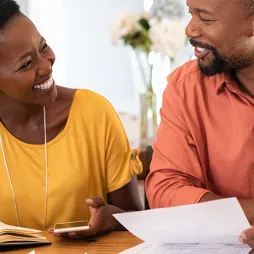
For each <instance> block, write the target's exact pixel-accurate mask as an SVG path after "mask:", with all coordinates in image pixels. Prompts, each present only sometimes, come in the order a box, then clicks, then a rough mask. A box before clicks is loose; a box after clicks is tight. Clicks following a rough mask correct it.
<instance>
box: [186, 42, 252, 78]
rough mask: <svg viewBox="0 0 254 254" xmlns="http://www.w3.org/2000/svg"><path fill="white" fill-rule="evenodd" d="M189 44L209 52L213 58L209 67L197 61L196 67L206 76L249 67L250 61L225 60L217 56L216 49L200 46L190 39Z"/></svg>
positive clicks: (204, 45) (205, 45)
mask: <svg viewBox="0 0 254 254" xmlns="http://www.w3.org/2000/svg"><path fill="white" fill-rule="evenodd" d="M190 43H191V45H192V46H193V47H200V48H205V49H208V50H210V51H211V53H212V54H213V56H214V59H213V62H212V63H211V64H210V65H207V66H205V65H203V64H202V60H201V59H199V60H198V67H199V69H200V71H201V72H202V73H203V74H204V75H206V76H213V75H216V74H219V73H222V72H229V71H232V70H237V69H243V68H246V67H249V66H250V64H251V63H250V61H251V60H250V59H244V60H240V59H227V58H225V57H223V56H222V55H220V54H219V52H218V51H217V49H216V48H214V47H212V46H210V45H208V44H201V43H198V42H196V41H194V40H192V39H190Z"/></svg>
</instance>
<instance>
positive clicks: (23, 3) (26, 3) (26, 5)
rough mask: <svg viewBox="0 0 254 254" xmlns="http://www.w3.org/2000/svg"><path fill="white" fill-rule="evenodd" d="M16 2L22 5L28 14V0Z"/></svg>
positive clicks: (24, 11)
mask: <svg viewBox="0 0 254 254" xmlns="http://www.w3.org/2000/svg"><path fill="white" fill-rule="evenodd" d="M16 2H17V3H18V4H19V5H20V8H21V11H22V12H23V13H25V14H26V15H27V14H28V2H27V0H16Z"/></svg>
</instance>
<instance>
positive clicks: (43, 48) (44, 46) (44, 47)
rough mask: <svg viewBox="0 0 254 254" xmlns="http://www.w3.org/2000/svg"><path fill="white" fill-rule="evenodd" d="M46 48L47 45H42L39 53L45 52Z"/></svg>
mask: <svg viewBox="0 0 254 254" xmlns="http://www.w3.org/2000/svg"><path fill="white" fill-rule="evenodd" d="M47 48H48V44H47V43H44V45H43V46H42V48H41V52H43V51H45V50H46V49H47Z"/></svg>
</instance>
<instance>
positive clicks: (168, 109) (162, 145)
mask: <svg viewBox="0 0 254 254" xmlns="http://www.w3.org/2000/svg"><path fill="white" fill-rule="evenodd" d="M168 81H169V84H168V86H167V88H166V89H165V91H164V93H163V102H162V109H161V123H160V127H159V129H158V132H157V135H156V138H155V141H154V143H153V149H154V153H153V158H152V163H151V167H150V174H149V175H148V177H147V180H146V192H147V197H148V201H149V205H150V207H151V208H159V207H169V206H178V205H184V204H193V203H198V202H199V201H200V198H201V197H202V196H203V195H204V194H205V193H207V192H209V190H206V189H205V188H208V182H209V181H208V173H207V171H206V169H207V159H206V156H207V154H206V144H205V141H204V137H203V136H202V130H201V129H200V126H199V125H197V124H196V123H195V122H194V120H193V118H194V117H195V116H192V118H191V117H190V116H189V111H188V107H189V105H188V103H186V100H183V99H182V98H180V97H179V94H181V93H182V92H181V91H179V89H178V85H177V84H175V83H174V81H173V80H171V79H170V78H169V79H168ZM186 108H187V109H186ZM196 121H198V120H196Z"/></svg>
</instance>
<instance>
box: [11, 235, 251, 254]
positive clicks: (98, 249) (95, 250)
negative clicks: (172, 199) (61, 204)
mask: <svg viewBox="0 0 254 254" xmlns="http://www.w3.org/2000/svg"><path fill="white" fill-rule="evenodd" d="M46 236H47V238H48V239H49V240H50V241H51V242H52V245H50V246H43V247H36V248H32V249H23V250H17V251H8V254H28V253H29V252H30V251H32V250H35V253H36V254H44V253H47V254H74V253H75V254H117V253H119V252H121V251H124V250H126V249H129V248H131V247H134V246H136V245H138V244H140V243H142V241H141V240H139V239H138V238H136V237H135V236H133V235H132V234H131V233H129V232H112V233H109V234H107V235H104V236H100V237H95V238H92V239H93V240H94V241H91V242H87V241H85V240H70V239H62V238H57V237H54V236H52V235H48V234H47V235H46ZM251 253H252V254H254V251H252V252H251Z"/></svg>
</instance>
